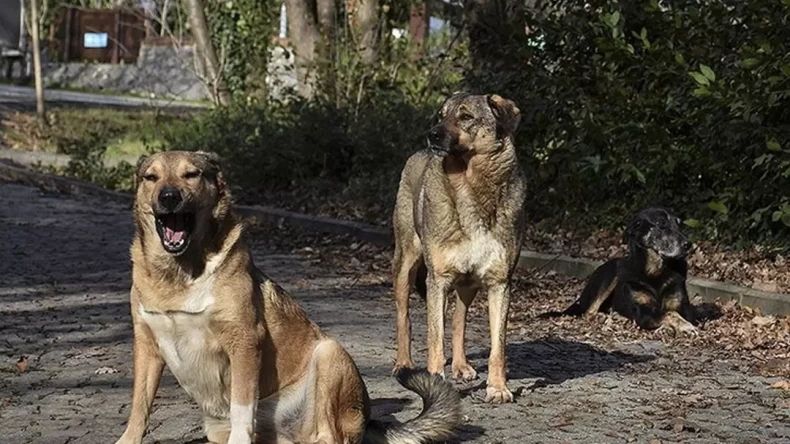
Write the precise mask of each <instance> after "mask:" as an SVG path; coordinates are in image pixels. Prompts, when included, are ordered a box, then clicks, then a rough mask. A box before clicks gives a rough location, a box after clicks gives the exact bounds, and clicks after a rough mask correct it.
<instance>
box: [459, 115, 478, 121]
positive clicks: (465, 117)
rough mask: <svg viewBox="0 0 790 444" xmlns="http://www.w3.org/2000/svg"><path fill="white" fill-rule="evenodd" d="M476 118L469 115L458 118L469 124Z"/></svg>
mask: <svg viewBox="0 0 790 444" xmlns="http://www.w3.org/2000/svg"><path fill="white" fill-rule="evenodd" d="M474 118H475V117H474V116H473V115H471V114H468V113H463V114H461V115H460V116H458V120H460V121H461V122H469V121H470V120H472V119H474Z"/></svg>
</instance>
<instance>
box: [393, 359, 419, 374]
mask: <svg viewBox="0 0 790 444" xmlns="http://www.w3.org/2000/svg"><path fill="white" fill-rule="evenodd" d="M404 368H408V369H413V368H414V363H413V362H411V360H403V361H395V367H393V368H392V374H393V375H397V374H398V372H400V371H401V370H402V369H404Z"/></svg>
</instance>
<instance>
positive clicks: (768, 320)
mask: <svg viewBox="0 0 790 444" xmlns="http://www.w3.org/2000/svg"><path fill="white" fill-rule="evenodd" d="M775 321H776V318H775V317H773V316H755V317H754V318H753V319H752V324H754V325H756V326H758V327H763V326H766V325H771V324H773V323H774V322H775Z"/></svg>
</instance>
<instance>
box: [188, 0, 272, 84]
mask: <svg viewBox="0 0 790 444" xmlns="http://www.w3.org/2000/svg"><path fill="white" fill-rule="evenodd" d="M279 5H280V2H279V1H273V0H263V1H261V0H228V1H219V2H214V1H210V2H204V8H205V10H206V11H205V12H206V18H207V20H208V22H209V28H210V29H211V38H212V40H213V41H214V47H215V48H217V53H218V57H219V59H220V64H221V65H222V68H223V70H222V72H223V74H224V79H225V82H226V83H227V87H228V88H229V89H230V91H231V92H233V93H234V94H235V95H237V96H239V95H241V96H242V98H246V96H248V95H249V94H251V93H253V92H259V93H265V86H266V83H265V78H266V73H267V64H268V62H269V47H270V46H271V39H272V35H273V33H274V28H275V18H276V17H277V13H278V12H279Z"/></svg>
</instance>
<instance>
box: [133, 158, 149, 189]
mask: <svg viewBox="0 0 790 444" xmlns="http://www.w3.org/2000/svg"><path fill="white" fill-rule="evenodd" d="M147 167H148V156H146V155H142V156H140V158H139V159H137V164H136V165H135V166H134V188H135V189H137V186H138V185H139V184H140V175H142V174H143V171H145V169H146V168H147Z"/></svg>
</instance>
